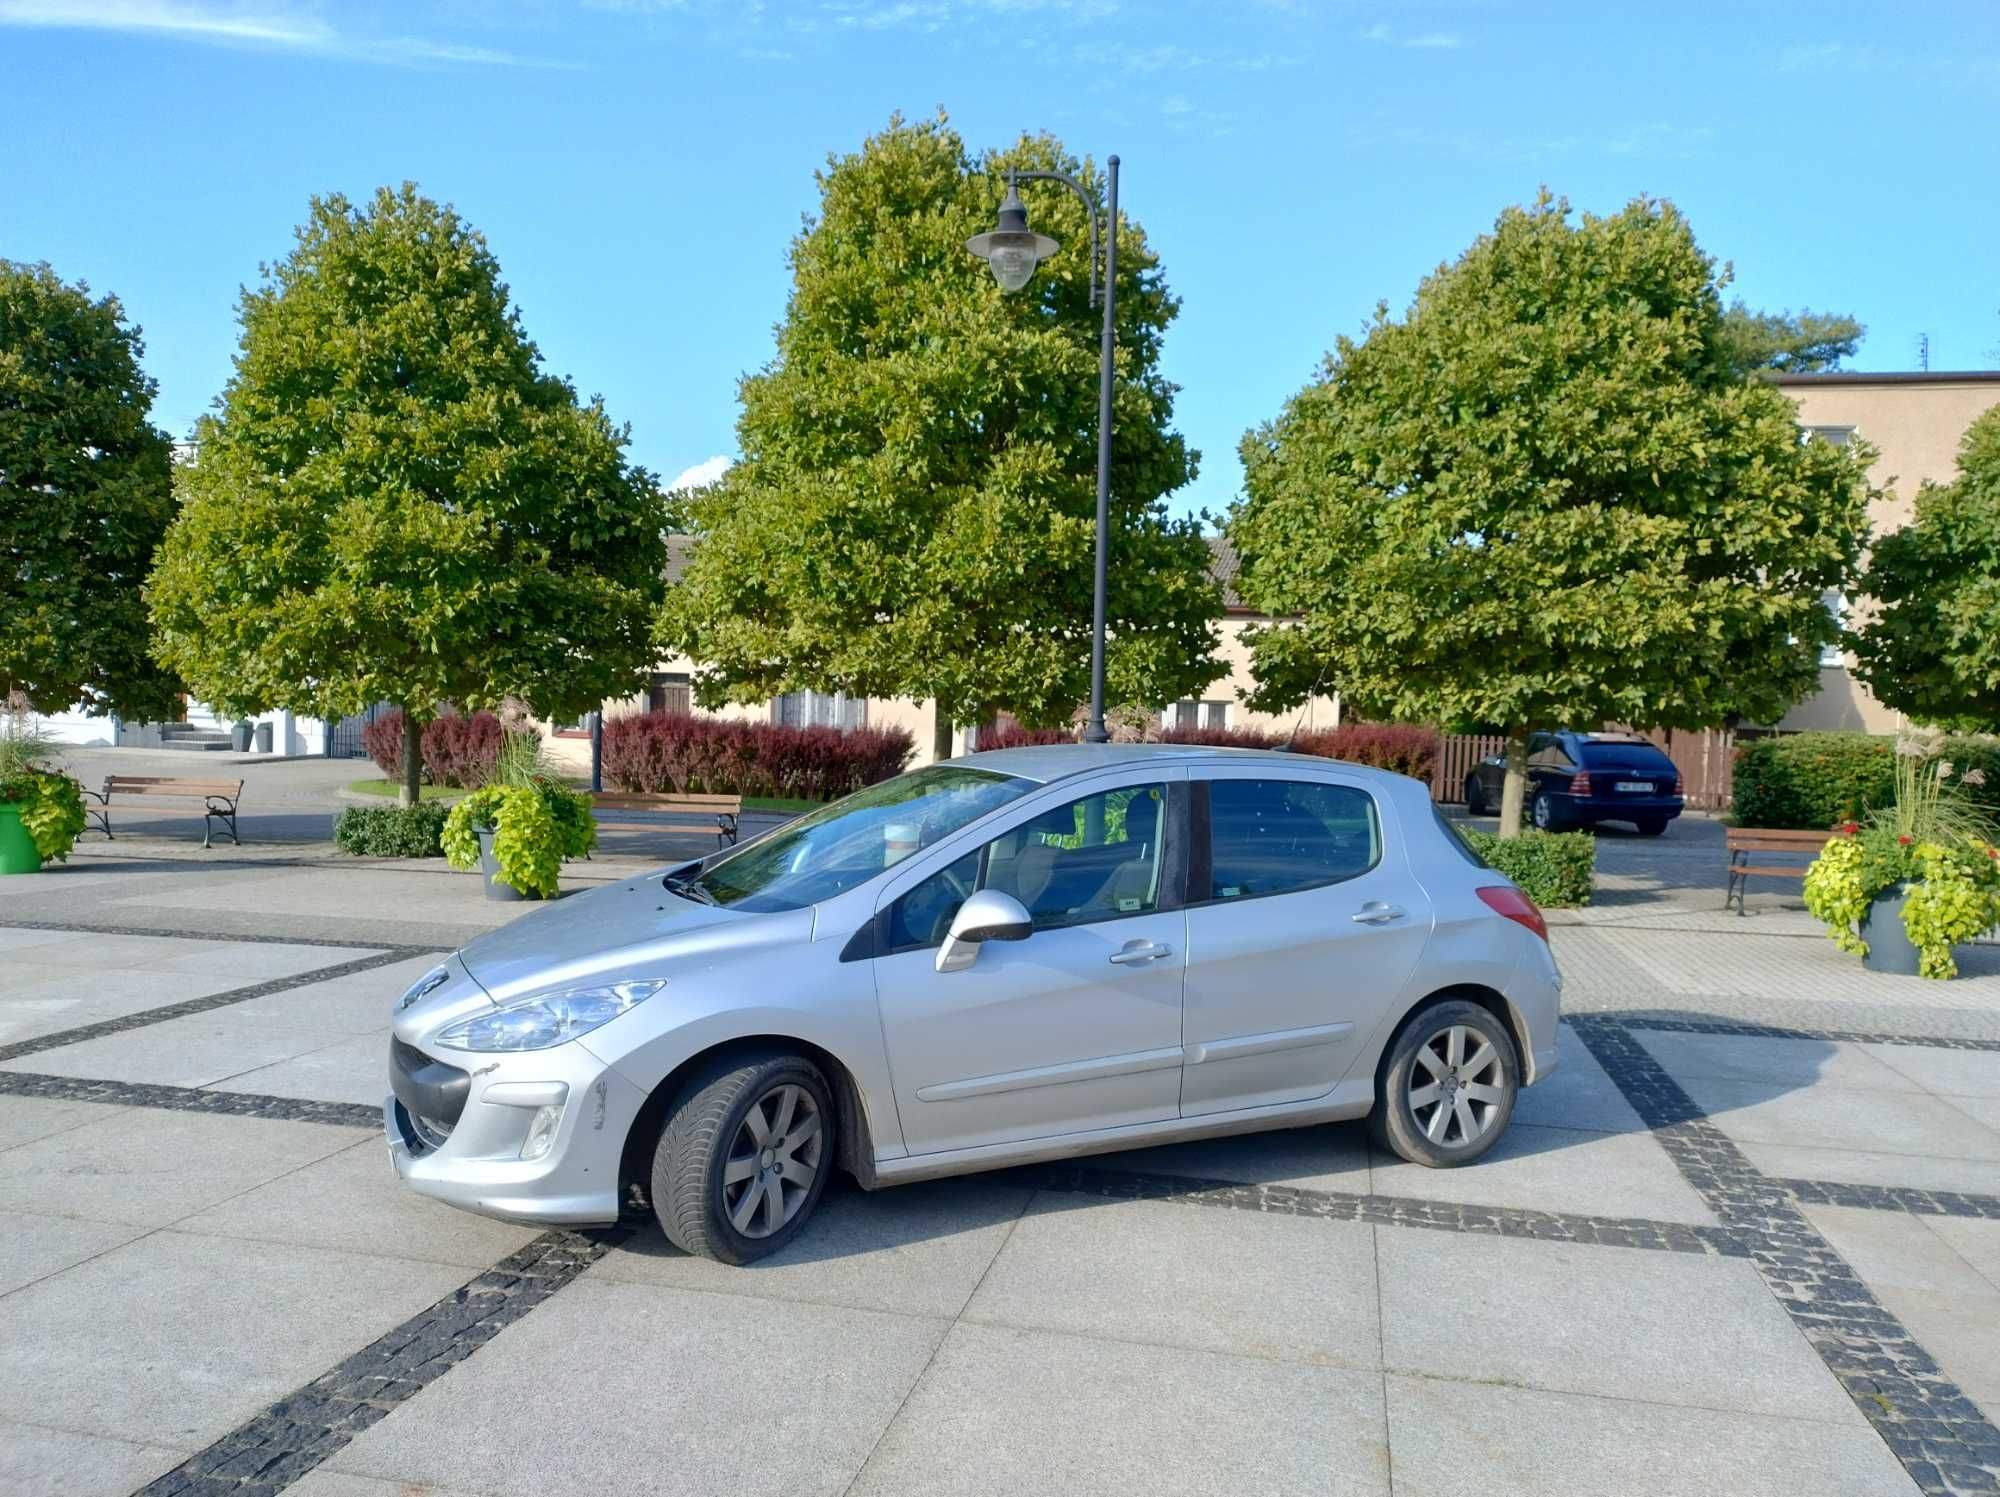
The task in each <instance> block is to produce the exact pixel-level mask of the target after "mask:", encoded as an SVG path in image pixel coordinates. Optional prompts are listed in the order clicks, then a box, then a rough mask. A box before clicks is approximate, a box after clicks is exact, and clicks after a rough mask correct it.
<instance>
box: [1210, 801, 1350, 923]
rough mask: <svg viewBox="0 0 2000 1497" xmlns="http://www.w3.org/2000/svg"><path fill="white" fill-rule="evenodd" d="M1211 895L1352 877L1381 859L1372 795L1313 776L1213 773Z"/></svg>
mask: <svg viewBox="0 0 2000 1497" xmlns="http://www.w3.org/2000/svg"><path fill="white" fill-rule="evenodd" d="M1208 827H1209V833H1208V838H1209V855H1208V861H1209V896H1210V898H1212V899H1217V900H1227V899H1249V898H1256V897H1258V896H1261V895H1266V894H1287V893H1291V892H1292V891H1294V890H1298V889H1310V888H1314V887H1317V886H1319V885H1322V884H1332V883H1339V882H1340V881H1341V880H1343V879H1350V878H1355V877H1358V876H1359V875H1361V874H1363V873H1366V872H1367V871H1368V870H1369V869H1371V868H1373V867H1374V866H1375V865H1376V864H1377V863H1379V862H1380V861H1381V860H1382V828H1381V822H1380V820H1379V819H1378V818H1377V816H1376V814H1375V800H1374V797H1373V796H1371V795H1369V794H1368V793H1367V792H1366V791H1364V790H1357V789H1355V788H1354V787H1353V786H1351V785H1331V784H1327V783H1326V782H1324V781H1319V780H1213V781H1211V782H1210V783H1209V787H1208Z"/></svg>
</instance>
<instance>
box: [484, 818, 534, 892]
mask: <svg viewBox="0 0 2000 1497" xmlns="http://www.w3.org/2000/svg"><path fill="white" fill-rule="evenodd" d="M478 836H479V872H480V875H481V876H482V877H483V878H485V880H486V897H487V898H488V899H500V900H518V899H525V898H527V896H526V895H525V894H523V893H522V892H521V891H520V890H519V889H517V888H515V887H514V886H513V885H512V884H510V883H508V882H507V881H506V880H505V879H503V878H502V877H500V862H499V860H498V859H497V858H495V857H494V856H493V828H492V827H490V826H483V827H480V828H478Z"/></svg>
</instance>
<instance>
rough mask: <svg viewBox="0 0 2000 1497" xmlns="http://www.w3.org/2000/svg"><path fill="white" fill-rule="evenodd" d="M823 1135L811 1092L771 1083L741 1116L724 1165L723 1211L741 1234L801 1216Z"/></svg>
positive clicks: (761, 1233)
mask: <svg viewBox="0 0 2000 1497" xmlns="http://www.w3.org/2000/svg"><path fill="white" fill-rule="evenodd" d="M824 1146H825V1133H824V1130H823V1129H822V1128H821V1126H820V1115H819V1104H818V1103H817V1102H815V1101H814V1100H813V1096H812V1093H811V1092H809V1091H807V1090H806V1089H805V1088H804V1087H802V1086H796V1085H793V1084H792V1083H790V1082H787V1083H785V1084H784V1085H782V1086H774V1087H772V1088H771V1089H770V1090H769V1091H767V1092H766V1093H764V1095H763V1096H761V1097H759V1098H758V1099H757V1100H756V1101H755V1102H752V1103H751V1104H750V1109H749V1111H747V1112H745V1113H744V1114H743V1121H742V1122H741V1123H739V1124H738V1125H737V1128H736V1136H735V1137H734V1138H733V1139H731V1140H730V1144H729V1155H728V1158H727V1159H725V1160H724V1161H723V1165H722V1214H723V1215H724V1216H726V1217H727V1218H728V1219H729V1224H730V1225H731V1226H732V1227H734V1228H735V1229H736V1230H737V1231H738V1232H740V1233H742V1234H743V1235H744V1236H745V1237H769V1236H770V1235H771V1234H772V1233H773V1232H775V1231H777V1230H778V1229H779V1228H780V1227H782V1226H784V1225H785V1223H787V1222H789V1221H790V1220H791V1219H792V1218H793V1217H795V1216H797V1215H798V1214H799V1208H800V1207H802V1206H803V1205H804V1204H805V1202H806V1198H807V1197H808V1196H810V1195H811V1194H812V1188H813V1182H814V1181H815V1180H817V1179H818V1178H819V1171H820V1156H821V1152H822V1150H823V1148H824Z"/></svg>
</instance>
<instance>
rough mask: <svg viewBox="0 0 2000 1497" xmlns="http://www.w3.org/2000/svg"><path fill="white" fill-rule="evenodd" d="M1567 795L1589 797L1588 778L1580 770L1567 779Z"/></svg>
mask: <svg viewBox="0 0 2000 1497" xmlns="http://www.w3.org/2000/svg"><path fill="white" fill-rule="evenodd" d="M1569 793H1570V794H1571V795H1589V794H1590V776H1589V775H1588V774H1586V773H1584V772H1583V771H1581V770H1579V771H1578V772H1577V773H1575V774H1573V775H1571V776H1570V779H1569Z"/></svg>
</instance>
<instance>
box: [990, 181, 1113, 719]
mask: <svg viewBox="0 0 2000 1497" xmlns="http://www.w3.org/2000/svg"><path fill="white" fill-rule="evenodd" d="M1105 166H1106V168H1107V171H1106V176H1107V178H1108V182H1107V192H1106V197H1107V199H1108V201H1107V203H1106V207H1105V215H1104V223H1105V228H1104V231H1103V235H1102V238H1103V244H1104V290H1103V296H1102V305H1103V307H1104V330H1103V332H1102V333H1101V334H1100V336H1099V340H1098V365H1099V367H1098V386H1097V576H1096V581H1095V586H1094V591H1093V593H1092V597H1091V625H1090V721H1089V722H1087V723H1085V724H1084V728H1083V741H1084V742H1085V743H1108V742H1110V741H1111V735H1110V734H1109V733H1108V732H1106V731H1105V728H1104V574H1105V557H1106V547H1107V544H1108V537H1109V534H1110V530H1111V375H1112V344H1113V329H1114V323H1113V321H1112V319H1113V316H1114V315H1115V313H1116V310H1117V300H1118V289H1117V287H1118V158H1117V157H1116V156H1112V157H1109V158H1107V159H1106V161H1105ZM1018 182H1060V183H1062V184H1063V186H1065V187H1067V188H1068V189H1069V190H1070V191H1071V192H1073V193H1075V194H1076V195H1077V197H1078V198H1079V199H1080V200H1081V201H1082V203H1083V211H1084V214H1085V216H1086V217H1087V218H1088V219H1089V221H1090V302H1091V305H1092V306H1097V305H1098V304H1099V300H1100V298H1099V294H1098V281H1097V246H1098V241H1099V231H1098V214H1097V202H1096V200H1095V199H1093V198H1092V197H1091V195H1090V194H1089V193H1088V192H1087V191H1085V190H1084V186H1083V184H1082V183H1081V182H1079V181H1077V180H1076V178H1074V177H1072V176H1069V175H1067V174H1066V173H1064V172H1009V173H1007V200H1006V201H1005V202H1003V203H1002V204H1001V205H1000V219H999V222H998V223H997V224H996V225H995V227H994V228H993V229H992V230H991V231H990V232H988V233H985V234H974V235H973V236H972V237H971V238H970V239H968V240H966V241H965V247H966V248H967V249H969V250H971V251H972V253H973V254H975V255H977V256H978V257H979V258H980V259H982V260H984V261H985V262H986V264H987V266H988V267H989V268H990V269H991V270H992V272H993V279H994V280H995V281H997V282H999V284H1000V289H1001V290H1002V291H1009V292H1011V291H1019V290H1020V289H1021V288H1022V287H1023V286H1025V285H1027V284H1028V282H1029V280H1030V279H1032V278H1033V276H1034V274H1035V267H1036V265H1038V264H1040V263H1041V262H1042V261H1043V260H1046V259H1047V258H1048V257H1049V256H1050V255H1053V254H1054V253H1055V252H1056V251H1057V250H1058V249H1060V248H1062V246H1061V245H1059V244H1058V243H1056V241H1055V240H1053V239H1051V238H1049V236H1048V235H1046V234H1037V233H1035V232H1034V231H1033V230H1032V229H1030V228H1029V227H1028V210H1027V208H1026V207H1025V206H1024V205H1023V204H1022V202H1021V194H1020V192H1019V190H1018V188H1017V187H1016V183H1018Z"/></svg>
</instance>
